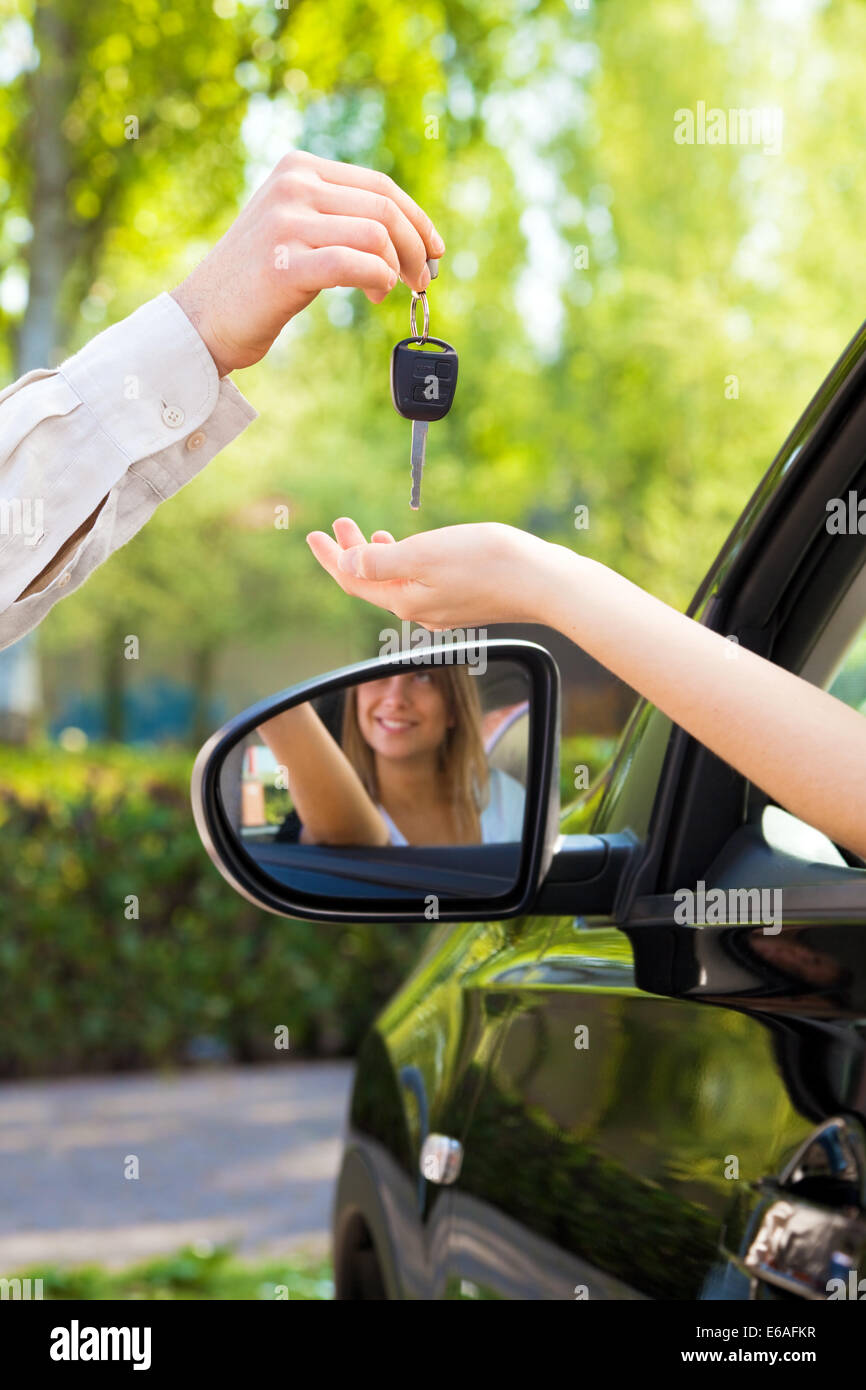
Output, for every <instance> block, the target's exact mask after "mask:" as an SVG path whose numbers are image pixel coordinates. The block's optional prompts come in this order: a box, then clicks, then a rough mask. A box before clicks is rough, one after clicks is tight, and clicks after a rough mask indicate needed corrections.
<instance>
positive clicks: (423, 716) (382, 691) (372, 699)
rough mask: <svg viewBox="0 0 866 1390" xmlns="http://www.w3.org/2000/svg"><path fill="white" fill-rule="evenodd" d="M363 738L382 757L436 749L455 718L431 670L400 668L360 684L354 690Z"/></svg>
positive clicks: (417, 754) (425, 752)
mask: <svg viewBox="0 0 866 1390" xmlns="http://www.w3.org/2000/svg"><path fill="white" fill-rule="evenodd" d="M355 698H356V700H357V710H358V725H359V727H360V730H361V734H362V736H363V738H364V741H365V742H366V743H368V744H369V746H370V747H371V748H372V749H373V751H374V752H375V753H378V754H379V756H380V757H383V758H414V757H418V756H419V755H421V754H429V753H432V752H435V751H436V749H437V748H439V747H440V745H441V744H442V743H443V741H444V739H445V735H446V733H447V731H448V729H449V728H451V727H452V725H453V724H454V718H453V716H452V715H451V714H450V711H449V709H448V703H447V700H446V699H445V696H444V694H443V692H442V691H441V690H440V688H439V687H438V686H437V684H436V682H435V681H434V680H433V677H432V675H431V674H430V672H429V671H412V672H401V673H400V674H395V675H393V676H385V677H384V678H383V679H382V680H378V681H368V682H366V684H364V685H359V686H358V687H357V689H356V692H355Z"/></svg>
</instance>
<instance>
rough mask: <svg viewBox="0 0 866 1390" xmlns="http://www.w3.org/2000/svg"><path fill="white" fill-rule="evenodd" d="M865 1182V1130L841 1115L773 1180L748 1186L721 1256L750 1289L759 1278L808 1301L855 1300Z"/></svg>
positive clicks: (864, 1261)
mask: <svg viewBox="0 0 866 1390" xmlns="http://www.w3.org/2000/svg"><path fill="white" fill-rule="evenodd" d="M864 1187H866V1150H864V1145H863V1137H862V1134H861V1133H860V1131H859V1129H858V1128H856V1127H855V1126H854V1125H853V1124H851V1123H850V1122H849V1121H848V1120H846V1119H844V1118H841V1117H838V1116H837V1117H836V1118H834V1119H832V1120H827V1121H826V1122H825V1123H824V1124H823V1125H820V1126H819V1128H818V1129H816V1130H815V1131H814V1133H813V1134H811V1135H810V1137H809V1138H808V1139H807V1140H806V1142H805V1143H804V1144H802V1145H801V1146H800V1147H799V1149H798V1150H797V1152H796V1153H795V1154H794V1157H793V1158H792V1159H791V1160H790V1162H789V1163H787V1164H786V1165H785V1168H784V1169H783V1171H782V1172H781V1174H780V1175H779V1177H778V1178H762V1179H761V1180H760V1181H759V1182H754V1183H750V1184H749V1185H748V1189H747V1191H746V1192H745V1193H744V1194H743V1195H742V1196H741V1197H740V1199H739V1201H738V1203H737V1206H736V1211H735V1215H734V1217H733V1219H732V1221H730V1222H729V1223H728V1225H727V1227H726V1229H725V1234H724V1237H723V1247H724V1249H725V1253H726V1254H727V1255H728V1256H729V1258H730V1259H731V1260H732V1261H733V1262H734V1263H735V1264H736V1265H738V1266H739V1268H740V1269H741V1270H742V1271H743V1273H744V1274H746V1275H747V1276H748V1277H749V1278H751V1279H752V1280H754V1281H756V1284H755V1286H754V1291H757V1283H762V1284H770V1285H772V1286H773V1287H775V1288H779V1289H784V1290H785V1291H786V1292H787V1293H792V1294H796V1295H797V1296H798V1297H800V1298H806V1299H811V1300H819V1299H822V1300H823V1299H830V1298H858V1297H859V1292H858V1291H859V1281H860V1276H861V1274H862V1275H864V1276H866V1210H864ZM852 1276H853V1277H852ZM864 1282H866V1281H864Z"/></svg>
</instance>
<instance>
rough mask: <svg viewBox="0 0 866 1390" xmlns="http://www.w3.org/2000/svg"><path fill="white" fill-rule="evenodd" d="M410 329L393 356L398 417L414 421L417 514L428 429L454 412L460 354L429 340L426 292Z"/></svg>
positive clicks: (414, 504)
mask: <svg viewBox="0 0 866 1390" xmlns="http://www.w3.org/2000/svg"><path fill="white" fill-rule="evenodd" d="M419 299H422V300H423V301H424V329H423V332H422V333H421V334H419V333H418V329H417V325H416V318H415V311H416V306H417V303H418V300H419ZM409 327H410V329H411V330H412V336H411V338H403V339H402V340H401V341H400V342H399V343H398V344H397V346H396V347H395V348H394V351H393V352H392V353H391V399H392V400H393V402H394V409H395V410H396V411H397V413H398V415H402V416H403V418H404V419H405V420H411V421H412V452H411V461H412V494H411V497H410V499H409V505H410V507H411V508H412V510H413V511H416V512H417V510H418V508H419V507H420V506H421V475H422V473H423V471H424V459H425V456H426V452H427V427H428V425H429V423H430V421H431V420H441V419H442V418H443V416H445V415H447V414H448V411H449V410H450V409H451V405H452V403H453V400H454V392H455V389H456V387H457V353H456V352H455V350H454V348H453V347H452V346H451V344H450V343H446V342H445V341H444V339H442V338H431V337H430V336H429V332H428V330H429V327H430V310H429V307H428V304H427V296H426V294H425V293H424V291H423V290H422V291H421V292H420V294H416V293H414V292H413V294H412V304H411V307H410V309H409ZM425 343H433V344H435V345H436V347H437V348H438V349H439V351H436V352H424V351H423V347H424V344H425ZM413 344H417V345H418V346H417V347H415V346H413Z"/></svg>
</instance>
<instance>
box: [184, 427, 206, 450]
mask: <svg viewBox="0 0 866 1390" xmlns="http://www.w3.org/2000/svg"><path fill="white" fill-rule="evenodd" d="M206 438H207V435H206V434H205V433H204V430H195V432H194V433H193V434H191V435H190V437H189V439H188V440H187V441H186V447H187V448H188V449H200V448H201V446H202V444H204V442H205V439H206Z"/></svg>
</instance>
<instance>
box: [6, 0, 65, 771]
mask: <svg viewBox="0 0 866 1390" xmlns="http://www.w3.org/2000/svg"><path fill="white" fill-rule="evenodd" d="M33 36H34V41H35V44H36V47H37V49H38V51H39V65H38V67H36V68H35V69H34V71H33V72H32V73H31V74H30V83H29V86H30V90H29V99H28V100H29V106H30V110H31V112H32V113H33V114H32V116H31V141H30V148H31V150H32V152H33V165H32V168H33V193H32V202H31V206H30V222H31V225H32V227H33V237H32V240H31V242H30V247H29V252H28V271H29V276H28V282H29V296H28V300H27V308H26V310H25V312H24V317H23V319H22V321H21V325H20V327H19V329H18V332H17V334H16V339H15V356H14V374H15V376H16V377H19V376H23V375H24V373H25V372H29V371H32V370H33V368H34V367H51V366H54V365H55V361H56V359H57V356H58V349H59V348H60V346H61V344H62V343H63V341H64V338H65V336H66V329H67V325H66V324H65V323H64V321H63V316H62V311H61V302H62V301H61V296H62V290H63V282H64V280H65V278H66V275H67V272H68V270H69V268H70V265H71V263H72V259H73V256H74V250H73V236H72V229H71V227H70V226H69V223H68V214H67V207H66V190H67V186H68V183H69V177H70V164H69V150H68V146H67V143H66V140H65V139H64V136H63V130H62V126H63V118H64V116H65V114H66V110H67V107H68V105H69V101H70V98H71V96H72V92H73V90H74V74H75V65H74V63H73V62H72V61H71V57H72V52H73V43H74V39H73V35H72V31H71V29H70V26H69V25H68V24H67V23H66V22H65V20H64V19H63V18H62V17H61V16H59V15H58V14H56V13H55V12H53V11H52V10H51V9H49V8H48V7H47V6H46V5H44V4H38V5H37V6H36V11H35V14H34V17H33ZM41 714H42V682H41V679H40V670H39V654H38V647H37V642H36V637H35V635H33V636H31V637H29V638H27V639H26V640H25V641H24V642H21V643H16V644H15V647H14V649H12V650H9V651H3V652H0V740H2V741H3V742H6V743H26V742H27V741H28V740H29V738H30V737H31V736H32V733H33V732H34V730H35V729H36V728H38V726H39V724H40V720H41Z"/></svg>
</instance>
